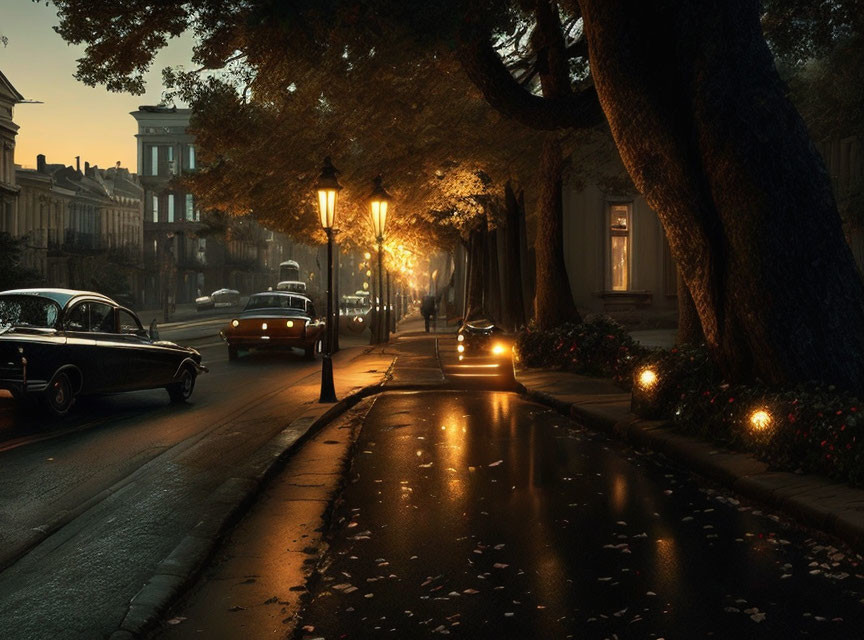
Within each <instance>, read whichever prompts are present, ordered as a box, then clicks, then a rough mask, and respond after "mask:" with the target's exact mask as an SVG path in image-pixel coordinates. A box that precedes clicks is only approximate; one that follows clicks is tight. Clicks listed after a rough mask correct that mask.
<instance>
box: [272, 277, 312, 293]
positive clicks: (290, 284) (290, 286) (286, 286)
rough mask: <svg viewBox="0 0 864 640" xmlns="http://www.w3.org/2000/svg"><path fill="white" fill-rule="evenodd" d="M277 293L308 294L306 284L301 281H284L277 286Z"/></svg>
mask: <svg viewBox="0 0 864 640" xmlns="http://www.w3.org/2000/svg"><path fill="white" fill-rule="evenodd" d="M276 291H290V292H292V293H303V294H305V293H306V283H305V282H301V281H299V280H283V281H282V282H279V283H277V284H276Z"/></svg>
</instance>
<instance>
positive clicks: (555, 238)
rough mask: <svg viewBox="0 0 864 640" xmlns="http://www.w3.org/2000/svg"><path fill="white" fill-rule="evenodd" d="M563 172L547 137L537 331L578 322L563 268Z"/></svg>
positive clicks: (555, 144) (557, 149)
mask: <svg viewBox="0 0 864 640" xmlns="http://www.w3.org/2000/svg"><path fill="white" fill-rule="evenodd" d="M563 170H564V160H563V158H562V157H561V146H560V145H559V144H558V139H557V138H556V137H555V134H548V137H547V138H546V141H545V142H544V143H543V157H542V159H541V160H540V177H539V181H540V195H539V196H538V198H537V238H536V239H535V241H534V250H535V255H536V264H537V272H536V273H537V276H536V287H537V292H536V294H535V296H534V319H535V322H536V323H537V326H538V327H539V328H540V329H551V328H552V327H557V326H558V325H559V324H562V323H564V322H569V321H573V322H579V321H580V318H579V313H578V312H577V311H576V306H575V305H574V304H573V293H572V292H571V291H570V281H569V279H568V278H567V268H566V266H565V265H564V220H563V217H564V211H563V205H562V197H561V187H562V173H563Z"/></svg>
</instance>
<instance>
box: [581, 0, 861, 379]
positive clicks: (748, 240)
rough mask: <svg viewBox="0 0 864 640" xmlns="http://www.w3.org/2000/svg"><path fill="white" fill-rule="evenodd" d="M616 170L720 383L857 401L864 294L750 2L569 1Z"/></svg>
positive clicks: (823, 176)
mask: <svg viewBox="0 0 864 640" xmlns="http://www.w3.org/2000/svg"><path fill="white" fill-rule="evenodd" d="M579 5H580V7H581V9H582V15H583V17H584V20H585V32H586V34H587V37H588V45H589V56H590V61H591V70H592V74H593V76H594V82H595V86H596V88H597V92H598V95H599V97H600V101H601V104H602V106H603V110H604V111H605V113H606V117H607V119H608V121H609V124H610V126H611V129H612V134H613V136H614V137H615V141H616V144H617V146H618V150H619V152H620V154H621V158H622V160H623V161H624V164H625V166H626V167H627V170H628V171H629V173H630V175H631V177H632V178H633V180H634V182H635V184H636V186H637V187H638V188H639V191H640V192H641V193H642V194H643V195H644V196H645V198H646V200H647V201H648V203H649V204H650V205H651V207H653V208H654V209H655V210H656V211H657V213H658V215H659V216H660V219H661V221H662V222H663V225H664V227H665V229H666V234H667V237H668V239H669V244H670V247H671V249H672V253H673V256H674V258H675V260H676V262H677V263H678V265H679V266H680V268H681V272H682V275H683V277H684V279H685V281H686V283H687V287H688V289H689V290H690V292H691V294H692V296H693V302H694V304H695V307H696V310H697V312H698V314H699V319H700V321H701V324H702V328H703V330H704V332H705V338H706V340H707V343H708V345H709V347H710V349H711V350H712V353H713V354H714V356H715V358H716V360H717V362H718V364H719V365H720V367H721V369H722V370H723V373H724V374H725V375H726V376H727V377H728V378H729V379H731V380H733V381H748V380H750V379H752V378H755V377H758V378H761V379H762V380H763V381H765V382H767V383H770V384H784V385H786V384H792V383H797V382H800V381H805V380H822V381H825V382H828V383H833V384H836V385H838V386H842V387H846V388H850V389H854V390H858V391H860V390H864V287H862V282H861V278H860V276H859V274H858V272H857V271H856V268H855V263H854V261H853V258H852V253H851V251H850V250H849V247H848V245H847V244H846V242H845V239H844V237H843V234H842V230H841V223H840V217H839V215H838V213H837V207H836V204H835V201H834V197H833V194H832V192H831V186H830V183H829V178H828V175H827V173H826V171H825V168H824V166H823V164H822V161H821V159H820V158H819V156H818V154H817V153H816V151H815V149H814V148H813V145H812V143H811V141H810V140H809V138H808V135H807V131H806V129H805V127H804V124H803V122H802V120H801V118H800V116H799V114H798V113H797V112H796V110H795V109H794V107H793V106H792V105H791V103H790V102H789V101H788V100H787V98H786V96H785V92H784V86H783V84H782V82H781V80H780V78H779V76H778V74H777V71H776V69H775V67H774V63H773V59H772V56H771V53H770V51H769V49H768V47H767V45H766V43H765V39H764V37H763V35H762V32H761V26H760V22H759V18H760V14H759V9H760V5H759V2H758V0H714V1H711V2H708V3H707V5H706V3H690V2H686V1H684V0H673V1H672V2H661V1H660V0H645V1H644V2H631V1H627V0H579Z"/></svg>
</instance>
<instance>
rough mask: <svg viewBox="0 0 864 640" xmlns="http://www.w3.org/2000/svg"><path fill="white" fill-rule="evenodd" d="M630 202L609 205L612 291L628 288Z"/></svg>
mask: <svg viewBox="0 0 864 640" xmlns="http://www.w3.org/2000/svg"><path fill="white" fill-rule="evenodd" d="M631 208H632V205H630V204H613V205H611V206H610V207H609V240H610V244H609V260H610V267H611V268H610V273H611V282H610V285H611V288H612V291H627V290H629V289H630V217H631V215H630V214H631Z"/></svg>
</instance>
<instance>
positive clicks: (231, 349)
mask: <svg viewBox="0 0 864 640" xmlns="http://www.w3.org/2000/svg"><path fill="white" fill-rule="evenodd" d="M239 357H240V353H239V349H238V348H237V347H236V346H235V345H233V344H229V345H228V360H229V361H231V362H234V361H235V360H237V358H239Z"/></svg>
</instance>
